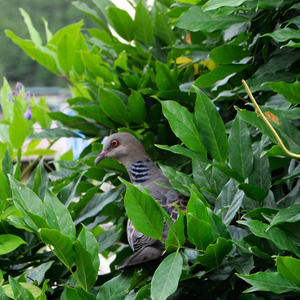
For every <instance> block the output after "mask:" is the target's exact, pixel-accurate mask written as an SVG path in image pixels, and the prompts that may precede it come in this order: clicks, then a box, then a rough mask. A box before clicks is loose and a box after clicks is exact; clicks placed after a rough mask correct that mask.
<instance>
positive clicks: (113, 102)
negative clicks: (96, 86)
mask: <svg viewBox="0 0 300 300" xmlns="http://www.w3.org/2000/svg"><path fill="white" fill-rule="evenodd" d="M99 98H100V105H101V107H102V109H103V111H104V112H105V113H106V115H107V116H108V117H109V118H111V119H112V120H113V121H115V122H117V123H119V124H122V125H126V126H128V124H129V113H128V111H127V108H126V106H125V104H124V102H123V101H122V100H121V99H120V98H119V97H118V96H117V95H116V94H114V93H112V92H110V91H107V90H104V89H100V92H99Z"/></svg>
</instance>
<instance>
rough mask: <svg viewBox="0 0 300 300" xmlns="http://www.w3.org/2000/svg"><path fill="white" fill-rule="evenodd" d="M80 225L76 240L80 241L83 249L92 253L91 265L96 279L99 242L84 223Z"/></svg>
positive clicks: (98, 262) (98, 261)
mask: <svg viewBox="0 0 300 300" xmlns="http://www.w3.org/2000/svg"><path fill="white" fill-rule="evenodd" d="M82 226H83V227H82V230H81V232H80V234H79V236H78V241H79V242H80V243H81V245H82V246H83V247H84V249H86V250H87V251H88V252H89V253H90V254H91V255H92V265H93V268H94V271H95V273H96V279H97V274H98V269H99V266H100V260H99V256H98V252H99V244H98V242H97V240H96V238H95V236H94V235H93V234H92V233H91V232H90V231H89V230H88V229H87V228H86V227H85V226H84V225H82Z"/></svg>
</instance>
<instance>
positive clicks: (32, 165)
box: [20, 139, 58, 180]
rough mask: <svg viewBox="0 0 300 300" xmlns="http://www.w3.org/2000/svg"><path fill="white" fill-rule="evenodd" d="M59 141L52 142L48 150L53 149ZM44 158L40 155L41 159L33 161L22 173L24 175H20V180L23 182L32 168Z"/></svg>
mask: <svg viewBox="0 0 300 300" xmlns="http://www.w3.org/2000/svg"><path fill="white" fill-rule="evenodd" d="M57 140H58V139H56V140H54V141H52V142H50V144H49V146H48V147H47V148H46V149H49V148H51V146H52V145H53V144H54V143H55V142H56V141H57ZM42 157H43V155H40V156H39V157H37V158H36V159H35V160H34V161H32V162H31V163H30V164H29V165H28V166H27V167H26V168H25V170H24V171H23V172H22V174H21V175H20V180H22V178H23V177H24V176H25V175H26V174H27V173H28V172H29V171H30V170H31V168H33V167H34V165H35V164H36V163H37V162H38V161H40V160H41V158H42Z"/></svg>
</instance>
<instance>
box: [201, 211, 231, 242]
mask: <svg viewBox="0 0 300 300" xmlns="http://www.w3.org/2000/svg"><path fill="white" fill-rule="evenodd" d="M206 210H207V213H208V217H209V224H210V226H211V228H212V230H213V233H214V239H215V240H216V239H218V238H219V237H223V238H225V239H227V240H229V239H230V238H231V236H230V233H229V231H228V229H227V226H226V225H225V224H224V223H223V222H222V220H221V218H220V217H219V216H217V215H216V214H215V213H214V212H213V211H212V210H211V209H210V208H206Z"/></svg>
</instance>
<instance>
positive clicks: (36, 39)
mask: <svg viewBox="0 0 300 300" xmlns="http://www.w3.org/2000/svg"><path fill="white" fill-rule="evenodd" d="M19 9H20V11H21V14H22V16H23V18H24V22H25V24H26V25H27V28H28V30H29V34H30V37H31V40H32V41H33V42H34V43H35V44H36V45H37V46H42V39H41V37H40V34H39V33H38V31H37V30H36V29H35V28H34V26H33V25H32V22H31V18H30V16H29V15H28V14H27V12H26V11H25V10H24V9H22V8H19Z"/></svg>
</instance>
